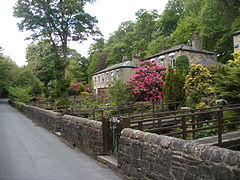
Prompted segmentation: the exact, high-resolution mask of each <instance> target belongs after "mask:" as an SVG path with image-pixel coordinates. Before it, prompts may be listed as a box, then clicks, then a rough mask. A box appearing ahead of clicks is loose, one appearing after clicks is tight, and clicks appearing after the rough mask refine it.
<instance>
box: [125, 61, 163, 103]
mask: <svg viewBox="0 0 240 180" xmlns="http://www.w3.org/2000/svg"><path fill="white" fill-rule="evenodd" d="M165 72H166V67H165V66H159V65H156V63H155V62H151V61H149V60H147V61H143V62H141V63H140V67H139V68H137V69H136V74H135V75H134V76H133V77H131V78H130V79H131V80H130V81H129V82H128V87H129V88H130V89H131V90H132V91H133V93H134V94H135V96H136V98H137V99H138V100H144V101H150V102H157V101H160V100H162V99H163V84H164V80H163V76H164V74H165Z"/></svg>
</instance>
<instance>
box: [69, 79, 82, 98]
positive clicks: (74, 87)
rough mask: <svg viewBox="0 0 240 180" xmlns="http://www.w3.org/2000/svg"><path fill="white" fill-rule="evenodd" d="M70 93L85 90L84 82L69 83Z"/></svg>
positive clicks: (77, 93)
mask: <svg viewBox="0 0 240 180" xmlns="http://www.w3.org/2000/svg"><path fill="white" fill-rule="evenodd" d="M69 87H70V95H79V94H80V93H81V92H84V91H86V87H85V86H84V84H82V83H79V82H76V83H71V84H70V86H69Z"/></svg>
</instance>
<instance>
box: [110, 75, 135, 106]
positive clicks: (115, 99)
mask: <svg viewBox="0 0 240 180" xmlns="http://www.w3.org/2000/svg"><path fill="white" fill-rule="evenodd" d="M108 94H109V96H108V99H109V100H110V101H112V103H114V104H116V105H117V106H123V105H128V104H131V103H133V102H134V95H133V93H132V91H131V90H130V89H128V88H127V85H126V83H125V82H123V81H122V80H121V79H117V80H115V81H114V82H113V83H112V84H110V85H109V88H108Z"/></svg>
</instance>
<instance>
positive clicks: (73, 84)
mask: <svg viewBox="0 0 240 180" xmlns="http://www.w3.org/2000/svg"><path fill="white" fill-rule="evenodd" d="M79 86H80V83H79V82H77V83H72V84H70V89H71V90H72V91H78V87H79Z"/></svg>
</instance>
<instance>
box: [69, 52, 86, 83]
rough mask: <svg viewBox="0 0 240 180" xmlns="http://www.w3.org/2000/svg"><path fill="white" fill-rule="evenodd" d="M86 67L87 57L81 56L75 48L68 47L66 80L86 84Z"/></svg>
mask: <svg viewBox="0 0 240 180" xmlns="http://www.w3.org/2000/svg"><path fill="white" fill-rule="evenodd" d="M87 68H88V62H87V59H86V58H85V57H83V56H81V55H80V54H79V53H78V52H77V51H76V50H74V49H69V65H68V80H69V81H71V82H82V83H84V84H87V82H88V75H87V71H86V69H87Z"/></svg>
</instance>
